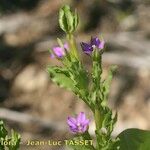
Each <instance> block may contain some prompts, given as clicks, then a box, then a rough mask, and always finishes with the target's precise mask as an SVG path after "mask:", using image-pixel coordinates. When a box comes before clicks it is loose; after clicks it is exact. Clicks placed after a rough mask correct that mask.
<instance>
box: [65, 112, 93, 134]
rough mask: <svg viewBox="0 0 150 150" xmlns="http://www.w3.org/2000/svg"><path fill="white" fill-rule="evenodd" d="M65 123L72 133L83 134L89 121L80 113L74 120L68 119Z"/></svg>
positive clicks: (72, 118)
mask: <svg viewBox="0 0 150 150" xmlns="http://www.w3.org/2000/svg"><path fill="white" fill-rule="evenodd" d="M67 123H68V125H69V128H70V130H71V131H72V132H73V133H84V132H85V131H87V129H88V126H89V123H90V121H89V119H86V116H85V113H84V112H80V113H79V114H78V115H77V117H76V118H74V117H68V119H67Z"/></svg>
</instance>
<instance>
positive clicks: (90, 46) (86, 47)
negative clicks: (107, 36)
mask: <svg viewBox="0 0 150 150" xmlns="http://www.w3.org/2000/svg"><path fill="white" fill-rule="evenodd" d="M104 43H105V42H104V41H100V39H99V38H98V37H95V38H93V37H91V41H90V43H85V42H82V43H81V47H82V50H83V51H84V53H86V54H91V53H92V51H93V50H94V49H95V48H97V49H99V50H101V49H103V48H104Z"/></svg>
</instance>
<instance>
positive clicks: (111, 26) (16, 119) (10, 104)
mask: <svg viewBox="0 0 150 150" xmlns="http://www.w3.org/2000/svg"><path fill="white" fill-rule="evenodd" d="M64 4H69V5H71V7H72V8H73V9H75V8H76V9H77V10H78V13H79V15H80V20H81V22H80V25H79V27H78V31H77V32H76V37H77V42H78V45H79V43H80V42H81V41H88V40H89V39H90V36H91V35H93V36H96V35H97V36H100V35H101V34H102V36H103V38H104V39H105V41H106V52H105V54H104V56H103V66H104V76H105V75H107V71H108V67H109V66H110V65H112V64H116V65H118V71H117V73H116V75H115V77H114V79H113V82H112V86H111V93H110V97H109V105H110V107H111V108H112V109H113V110H114V111H117V112H118V122H117V124H116V127H115V130H114V132H113V135H114V136H116V135H117V134H118V133H120V132H121V131H122V130H124V129H126V128H140V129H150V117H149V116H150V43H149V40H150V1H149V0H55V1H54V0H32V1H31V0H0V118H2V119H3V120H4V121H5V123H6V124H7V128H8V129H11V128H13V129H15V130H16V131H18V132H19V133H20V134H21V136H22V144H21V148H20V149H21V150H27V149H29V150H34V149H37V150H38V149H39V150H41V149H44V150H53V149H55V150H63V149H65V148H64V147H63V146H61V147H57V146H54V147H52V146H46V145H45V146H41V147H40V146H27V145H26V144H27V140H29V139H30V140H49V139H51V140H52V139H53V140H63V139H68V138H69V137H71V136H72V135H71V134H70V133H69V131H68V127H67V124H66V118H67V117H68V115H74V114H76V113H79V112H80V111H85V112H86V114H87V116H88V117H89V118H91V120H92V114H91V112H90V111H89V110H88V108H87V107H86V106H85V104H84V103H83V102H82V101H80V100H78V99H77V97H76V96H75V95H74V94H73V93H71V92H69V91H67V90H65V89H61V88H59V87H58V86H57V85H55V84H53V83H52V82H51V81H50V79H49V77H48V74H47V72H46V66H47V65H49V64H51V65H56V64H57V65H58V64H59V62H58V61H57V60H55V59H50V57H49V53H48V48H50V47H52V46H54V45H56V44H57V43H56V38H57V37H59V38H62V39H63V38H64V36H65V35H64V33H63V32H62V31H61V30H60V28H59V25H58V11H59V8H60V7H61V6H62V5H64ZM79 49H80V45H79ZM80 50H81V49H80ZM80 53H81V56H82V57H84V63H85V65H86V66H87V67H90V59H89V58H88V57H86V56H85V55H83V53H82V51H80ZM90 132H91V133H94V122H91V125H90Z"/></svg>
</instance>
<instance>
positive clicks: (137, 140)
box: [114, 129, 150, 150]
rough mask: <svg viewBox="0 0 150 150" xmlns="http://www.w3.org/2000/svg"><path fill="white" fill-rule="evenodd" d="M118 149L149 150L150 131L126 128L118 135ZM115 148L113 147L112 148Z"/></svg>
mask: <svg viewBox="0 0 150 150" xmlns="http://www.w3.org/2000/svg"><path fill="white" fill-rule="evenodd" d="M118 137H119V138H120V141H119V142H118V144H116V145H115V147H117V146H120V150H150V131H146V130H140V129H127V130H125V131H123V132H122V133H120V134H119V135H118ZM114 149H115V148H114Z"/></svg>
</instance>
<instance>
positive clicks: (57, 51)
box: [50, 43, 69, 58]
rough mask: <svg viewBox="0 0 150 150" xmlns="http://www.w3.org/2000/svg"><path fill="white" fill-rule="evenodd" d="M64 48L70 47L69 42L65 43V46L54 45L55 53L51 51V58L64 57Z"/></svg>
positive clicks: (53, 50)
mask: <svg viewBox="0 0 150 150" xmlns="http://www.w3.org/2000/svg"><path fill="white" fill-rule="evenodd" d="M64 49H66V50H68V49H69V48H68V44H67V43H65V44H64V48H62V47H60V46H55V47H53V48H52V52H53V53H51V55H50V56H51V58H54V57H55V56H56V57H58V58H62V57H63V56H65V50H64Z"/></svg>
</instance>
